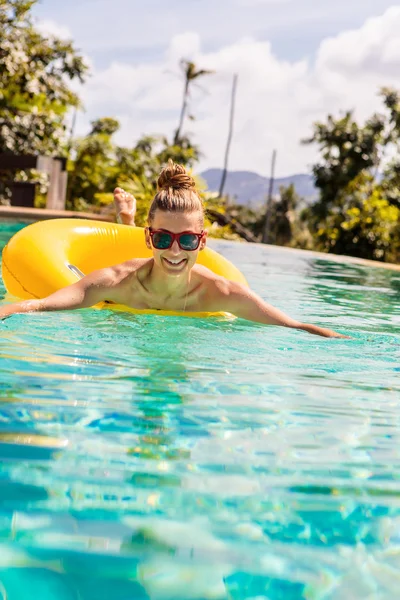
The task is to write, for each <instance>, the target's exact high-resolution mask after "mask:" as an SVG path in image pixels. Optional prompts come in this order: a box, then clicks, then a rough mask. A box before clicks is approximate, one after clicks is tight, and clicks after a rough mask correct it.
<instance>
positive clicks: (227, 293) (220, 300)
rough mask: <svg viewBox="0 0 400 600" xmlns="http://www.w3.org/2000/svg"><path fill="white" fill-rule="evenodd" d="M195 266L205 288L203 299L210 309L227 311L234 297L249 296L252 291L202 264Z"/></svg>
mask: <svg viewBox="0 0 400 600" xmlns="http://www.w3.org/2000/svg"><path fill="white" fill-rule="evenodd" d="M194 268H195V269H196V275H197V276H198V277H199V278H200V280H201V284H202V288H203V294H202V300H201V301H202V303H203V304H204V306H207V309H208V310H211V311H214V310H215V311H219V310H224V311H225V310H226V311H227V310H228V307H229V306H230V303H231V302H232V301H233V299H234V298H240V297H248V295H249V294H250V293H251V292H250V289H249V288H248V287H247V286H245V285H243V284H241V283H236V282H234V281H230V280H229V279H226V278H225V277H222V276H221V275H217V274H216V273H214V272H213V271H211V270H210V269H207V268H206V267H203V266H202V265H196V266H195V267H194Z"/></svg>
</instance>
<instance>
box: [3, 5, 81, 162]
mask: <svg viewBox="0 0 400 600" xmlns="http://www.w3.org/2000/svg"><path fill="white" fill-rule="evenodd" d="M34 4H36V0H0V152H6V151H9V152H15V153H19V154H22V153H30V154H34V153H47V154H61V153H63V151H65V115H66V112H67V111H68V110H69V109H70V108H71V107H76V106H78V105H79V99H78V96H77V95H76V94H75V93H74V92H73V91H72V90H71V88H70V87H69V81H72V80H78V81H81V82H82V81H83V80H84V77H85V74H86V71H87V67H86V65H85V63H84V61H83V58H82V56H80V55H79V54H78V53H77V52H76V50H75V49H74V47H73V45H72V43H71V42H65V41H62V40H59V39H57V38H56V37H54V36H50V37H44V36H43V35H42V34H41V33H39V32H38V31H37V30H36V29H35V27H34V25H33V23H32V17H31V9H32V7H33V6H34Z"/></svg>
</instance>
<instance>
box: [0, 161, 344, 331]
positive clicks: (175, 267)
mask: <svg viewBox="0 0 400 600" xmlns="http://www.w3.org/2000/svg"><path fill="white" fill-rule="evenodd" d="M120 192H121V190H118V194H119V193H120ZM118 194H117V196H118ZM131 218H132V220H133V219H134V215H133V214H132V215H131ZM148 223H149V227H147V228H146V229H145V236H144V242H145V248H143V250H144V251H143V252H142V251H141V250H142V247H141V246H140V244H143V234H142V233H141V232H140V230H138V229H137V228H134V227H124V226H123V225H119V226H118V225H109V227H108V228H107V229H106V230H105V231H103V230H101V229H100V232H101V233H100V235H99V232H98V231H97V230H96V231H95V235H94V236H93V243H90V244H88V246H87V248H89V249H90V252H86V253H85V254H84V257H82V251H81V250H82V247H81V246H80V245H79V244H76V243H75V244H73V243H72V240H74V238H75V239H76V237H79V235H84V236H85V235H86V236H87V234H88V231H90V227H89V226H87V225H86V224H85V225H82V226H81V227H80V228H79V227H78V228H77V231H75V236H65V235H62V234H61V231H60V230H61V229H62V228H63V226H64V225H63V223H61V224H59V225H57V226H56V227H58V230H59V231H58V235H56V236H55V237H53V240H54V241H53V243H51V244H46V243H44V240H43V238H41V239H40V244H39V250H40V253H38V252H37V245H36V246H35V244H34V243H32V239H31V237H30V236H29V235H28V236H26V234H24V233H23V232H22V233H21V234H20V235H19V237H22V239H23V240H25V244H19V243H18V241H17V240H16V239H13V240H11V242H10V244H9V245H8V246H7V247H6V248H5V250H4V253H3V272H4V273H5V277H4V279H5V283H6V286H7V289H8V290H9V291H11V292H12V293H14V294H16V295H19V296H20V297H21V296H22V297H25V298H26V297H27V296H28V297H30V298H32V297H33V298H34V299H33V300H26V301H24V302H19V303H17V304H13V305H11V306H5V307H3V308H1V309H0V318H5V317H8V316H10V315H12V314H15V313H19V312H22V313H26V312H32V311H54V310H66V309H77V308H87V307H90V306H94V305H96V304H99V303H101V302H112V303H115V304H118V305H123V306H124V307H127V308H128V309H130V310H132V309H133V310H134V311H141V310H145V311H154V310H162V311H171V312H173V313H175V314H176V313H179V314H184V315H187V314H194V313H195V314H196V315H198V313H201V316H204V313H207V314H209V313H212V314H215V313H217V314H220V313H230V314H232V315H235V316H237V317H241V318H243V319H247V320H249V321H254V322H256V323H262V324H265V325H281V326H284V327H292V328H296V329H303V330H304V331H308V332H309V333H314V334H316V335H321V336H323V337H344V336H342V335H340V334H338V333H335V332H334V331H331V330H330V329H323V328H321V327H317V326H315V325H308V324H305V323H300V322H299V321H295V320H294V319H292V318H290V317H288V316H287V315H285V314H284V313H282V312H281V311H279V310H277V309H276V308H274V307H273V306H270V305H269V304H266V302H264V300H263V299H262V298H260V297H259V296H257V295H256V294H255V293H254V292H252V291H251V290H249V288H248V286H247V285H246V282H245V280H244V278H243V276H242V275H241V274H240V273H239V272H238V271H237V269H235V267H233V265H230V263H228V262H227V261H225V259H222V257H219V256H218V255H216V257H215V256H213V255H212V253H211V260H210V261H208V260H207V262H206V263H203V264H200V262H201V261H198V264H196V262H197V259H198V258H199V256H201V255H202V254H203V252H205V246H206V238H207V234H206V232H205V231H204V212H203V206H202V202H201V198H200V196H199V194H198V192H197V190H196V187H195V183H194V180H193V179H192V178H191V177H190V176H189V175H188V174H187V173H186V170H185V168H184V167H183V166H181V165H176V164H174V163H173V162H172V161H171V160H170V161H169V162H168V165H167V166H166V167H165V168H164V169H163V170H162V172H161V174H160V177H159V179H158V192H157V194H156V195H155V197H154V200H153V202H152V204H151V206H150V210H149V215H148ZM32 227H38V225H33V226H32ZM49 227H50V228H51V232H52V235H53V236H54V232H53V225H52V224H50V225H49ZM117 227H121V228H122V229H123V231H127V232H129V233H126V234H125V233H123V232H122V233H121V236H125V235H126V237H127V240H129V238H130V237H131V239H136V247H135V245H134V244H129V243H128V245H127V246H124V244H122V243H121V237H120V236H119V235H116V229H115V228H117ZM16 237H17V236H16ZM85 239H86V241H87V239H88V237H86V238H85ZM105 240H107V243H105ZM140 240H141V241H140ZM137 244H139V246H138V245H137ZM138 248H139V250H140V251H138ZM56 249H57V250H56ZM126 249H129V254H128V255H126V254H125V250H126ZM135 250H136V251H135ZM58 252H61V255H58V254H57V253H58ZM13 253H14V254H13ZM63 253H64V254H63ZM208 254H210V253H209V252H208ZM13 255H14V258H13ZM132 255H133V256H135V258H132ZM57 256H59V257H60V256H61V257H63V256H64V257H65V258H67V259H68V261H66V260H65V259H64V260H60V259H59V260H57ZM15 257H16V258H15ZM206 257H207V255H206ZM54 259H55V263H54ZM85 259H86V262H85ZM127 259H128V260H127ZM49 261H50V263H49ZM221 261H222V262H221ZM20 263H21V264H25V270H24V271H18V274H17V272H16V269H15V268H14V269H13V266H12V265H13V264H14V266H15V264H20ZM31 263H33V265H31ZM48 264H51V265H54V264H55V265H56V269H55V272H56V274H57V276H58V275H59V276H60V277H61V278H62V277H64V278H65V276H66V274H68V277H69V278H70V277H71V276H73V277H74V280H75V283H72V285H67V284H66V283H65V279H64V284H63V283H62V279H59V280H58V283H57V285H54V282H53V281H52V277H51V276H50V278H49V273H51V272H52V271H54V269H53V267H52V269H49V268H46V265H48ZM37 265H39V267H38V268H39V273H36V271H35V268H34V267H35V266H36V268H37ZM214 266H215V267H216V268H214ZM77 267H78V269H80V270H81V271H82V272H83V273H89V274H88V275H86V276H83V278H82V279H80V280H79V281H77V282H76V277H77V269H76V268H77ZM22 273H25V275H27V277H28V280H27V281H25V280H24V281H22V280H21V274H22ZM69 281H70V280H69ZM27 282H29V286H30V289H28V286H27ZM44 283H46V284H47V285H48V284H49V283H51V284H52V285H53V288H54V287H55V289H56V290H57V291H55V292H54V293H51V292H50V295H48V294H49V291H48V288H47V289H46V291H45V293H44V294H43V291H44V288H43V287H41V286H43V284H44ZM38 285H39V286H40V287H41V289H42V292H40V291H38V287H37V286H38ZM65 285H67V287H65ZM46 294H47V296H46V297H45V298H43V295H46Z"/></svg>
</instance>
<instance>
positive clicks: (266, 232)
mask: <svg viewBox="0 0 400 600" xmlns="http://www.w3.org/2000/svg"><path fill="white" fill-rule="evenodd" d="M275 163H276V150H274V151H273V152H272V161H271V177H270V180H269V188H268V198H267V208H266V211H265V222H264V231H263V235H262V239H261V241H262V243H263V244H268V243H269V233H270V232H269V229H270V221H271V205H272V193H273V191H274V179H275Z"/></svg>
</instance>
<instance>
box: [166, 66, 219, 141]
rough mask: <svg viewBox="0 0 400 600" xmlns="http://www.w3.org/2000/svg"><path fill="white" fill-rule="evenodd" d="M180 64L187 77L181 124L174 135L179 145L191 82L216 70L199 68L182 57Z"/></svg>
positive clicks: (180, 118)
mask: <svg viewBox="0 0 400 600" xmlns="http://www.w3.org/2000/svg"><path fill="white" fill-rule="evenodd" d="M180 64H181V68H182V71H183V74H184V77H185V84H184V87H183V101H182V108H181V114H180V117H179V124H178V128H177V130H176V131H175V136H174V145H179V143H180V141H181V132H182V127H183V123H184V120H185V116H186V111H187V107H188V100H189V88H190V84H191V83H192V82H193V81H194V80H195V79H198V78H199V77H202V76H203V75H210V74H211V73H213V72H214V71H208V70H207V69H197V67H196V65H195V64H194V62H191V61H189V60H185V59H182V60H181V63H180Z"/></svg>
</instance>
